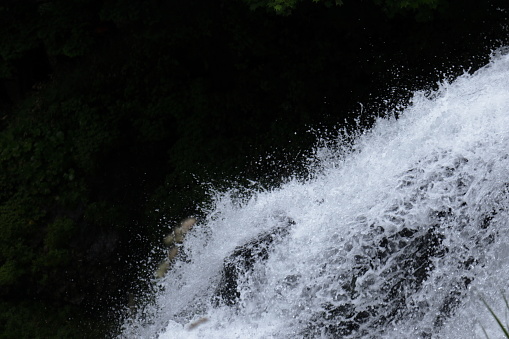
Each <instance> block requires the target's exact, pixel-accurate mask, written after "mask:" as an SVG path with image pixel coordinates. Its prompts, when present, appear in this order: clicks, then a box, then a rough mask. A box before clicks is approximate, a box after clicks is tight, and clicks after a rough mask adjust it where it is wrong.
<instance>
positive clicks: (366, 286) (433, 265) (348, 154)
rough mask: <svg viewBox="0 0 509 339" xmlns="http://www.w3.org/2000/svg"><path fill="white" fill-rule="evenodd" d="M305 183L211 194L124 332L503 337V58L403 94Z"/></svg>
mask: <svg viewBox="0 0 509 339" xmlns="http://www.w3.org/2000/svg"><path fill="white" fill-rule="evenodd" d="M310 163H312V165H310V166H312V169H311V172H313V173H314V175H313V176H312V178H311V179H308V180H288V182H287V183H285V184H283V185H282V186H281V187H279V188H277V189H273V190H270V191H257V192H252V193H251V194H249V195H248V197H247V198H246V197H244V198H242V199H241V198H239V197H238V196H235V194H223V195H218V197H217V199H216V201H215V205H214V208H212V209H211V210H210V211H209V212H208V213H207V217H206V218H205V219H203V220H200V221H199V222H198V224H197V225H195V226H194V227H193V229H192V230H191V231H190V232H189V233H188V234H187V237H186V239H185V242H184V244H183V247H182V252H181V254H180V255H179V256H178V257H177V261H176V262H175V263H174V265H173V268H172V269H171V270H170V271H169V273H168V274H167V275H166V276H165V277H164V278H162V279H161V280H159V281H158V282H157V284H159V286H160V289H161V292H160V293H159V294H158V295H157V296H156V300H155V302H154V304H153V305H152V306H148V307H146V308H145V309H144V310H143V311H142V312H140V313H139V314H138V316H137V317H135V318H134V319H130V320H129V321H126V322H125V324H124V327H123V333H122V335H121V337H122V338H159V339H169V338H210V339H212V338H221V339H225V338H251V339H254V338H444V339H453V338H462V339H464V338H484V337H485V336H484V333H483V330H482V327H484V328H485V330H486V331H487V333H488V335H489V336H490V338H501V334H500V329H499V328H497V325H496V324H495V322H494V321H493V319H492V317H491V316H490V315H489V313H488V311H487V310H486V308H485V306H484V305H483V304H482V302H481V298H484V299H485V300H486V301H487V302H488V303H489V304H490V305H491V306H492V307H493V309H494V310H495V311H496V312H498V313H499V314H500V315H501V316H502V317H503V316H504V312H505V311H504V310H505V308H504V301H503V299H502V293H503V292H504V291H505V290H506V288H507V287H508V284H507V282H508V281H509V56H508V55H503V54H500V55H498V56H495V57H493V60H492V62H491V63H490V64H489V65H487V66H486V67H484V68H482V69H481V70H479V71H478V72H476V73H475V74H473V75H464V76H462V77H460V78H458V79H456V80H455V81H454V82H453V83H450V84H443V85H441V86H440V88H439V90H437V91H436V92H434V93H432V94H431V95H424V94H423V93H415V96H414V98H413V100H412V104H411V105H409V106H408V107H407V108H406V109H405V110H404V112H403V113H402V114H401V115H400V117H399V118H398V119H397V120H396V119H380V120H379V121H378V122H377V123H376V124H375V126H374V127H373V128H372V129H370V130H369V131H367V132H364V133H360V135H359V136H358V137H357V138H356V139H355V142H354V143H353V145H351V144H350V145H348V146H344V147H343V146H342V145H341V142H340V141H338V142H337V145H336V146H334V147H321V148H317V149H316V152H315V158H314V161H312V162H310Z"/></svg>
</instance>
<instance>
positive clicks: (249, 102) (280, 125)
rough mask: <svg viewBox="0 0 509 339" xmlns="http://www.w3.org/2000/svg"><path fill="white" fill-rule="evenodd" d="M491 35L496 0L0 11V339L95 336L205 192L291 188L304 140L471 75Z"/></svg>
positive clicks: (58, 5)
mask: <svg viewBox="0 0 509 339" xmlns="http://www.w3.org/2000/svg"><path fill="white" fill-rule="evenodd" d="M498 2H500V4H499V3H498ZM278 6H281V7H278ZM250 7H251V8H250ZM267 9H268V10H269V11H267ZM290 9H291V11H289V10H290ZM274 10H276V12H284V13H282V14H285V15H279V14H278V13H276V12H275V11H274ZM506 19H507V16H506V12H505V9H504V4H503V1H487V2H485V3H483V4H480V3H479V2H475V1H462V2H461V4H459V3H455V4H453V3H452V2H451V3H449V2H447V1H445V0H442V1H438V0H415V1H403V0H392V1H389V0H386V1H382V0H374V1H346V0H345V1H343V2H341V1H326V0H322V1H318V2H313V1H297V0H275V1H272V0H271V1H268V0H244V1H243V2H242V1H233V0H223V1H181V2H161V1H156V0H148V1H145V2H143V3H142V2H125V1H120V0H45V1H36V0H27V1H8V2H5V3H4V4H2V5H0V39H1V41H2V44H0V81H1V85H2V86H1V87H0V110H1V111H0V298H1V301H0V303H1V312H0V337H1V338H51V337H56V338H57V337H69V338H71V337H72V338H80V337H89V338H97V337H101V336H104V333H106V332H105V331H107V330H110V329H111V328H110V327H111V324H113V323H114V322H113V320H114V319H115V317H117V313H115V312H111V311H110V309H111V308H112V307H117V308H118V307H125V306H127V303H128V299H129V298H128V295H129V294H130V293H135V294H136V293H137V291H138V290H139V289H140V288H141V287H140V286H142V285H143V284H144V281H145V280H147V279H148V278H147V277H149V276H150V273H151V271H152V270H153V269H154V268H155V266H154V265H155V263H153V265H152V266H151V265H150V264H147V265H145V264H140V263H145V262H144V261H143V260H142V259H143V258H146V257H147V255H148V253H149V251H150V250H151V248H152V247H153V246H154V244H156V243H158V242H159V241H160V238H161V235H163V234H164V233H165V232H168V230H169V228H170V227H171V225H174V224H175V223H176V222H177V221H178V220H179V219H181V218H184V217H187V216H189V215H192V214H196V213H198V212H199V211H198V206H197V205H198V204H200V203H202V202H206V199H207V187H208V186H207V185H206V183H213V184H214V185H215V186H216V187H220V186H221V185H227V184H228V182H230V181H233V180H236V181H242V180H244V179H254V180H259V181H260V184H261V185H267V186H271V185H274V184H277V183H278V182H280V181H281V179H282V178H284V177H286V176H288V175H290V174H298V175H305V173H304V172H303V168H302V167H301V166H300V164H302V162H303V160H304V159H305V158H306V156H307V153H306V151H305V150H307V149H309V148H310V147H311V145H312V144H313V142H314V136H313V135H311V134H310V133H309V132H308V129H309V128H310V127H323V128H327V127H329V128H331V127H334V126H337V125H338V124H343V123H344V122H345V120H346V122H347V123H348V122H351V121H353V119H354V118H356V117H358V116H359V113H360V112H361V111H360V105H359V102H362V103H363V104H364V107H365V109H364V111H363V112H366V111H368V108H369V109H370V110H371V111H374V112H375V113H377V112H379V111H382V110H384V109H386V108H393V107H395V106H396V105H397V104H398V103H400V102H401V100H403V101H404V100H406V99H407V98H408V95H409V91H411V90H412V89H415V88H421V87H423V86H429V84H433V83H434V82H435V81H437V80H438V79H440V78H443V77H446V76H448V75H444V74H443V73H442V72H444V71H445V70H448V71H449V75H450V76H453V75H457V74H459V73H460V72H462V71H463V67H473V69H475V67H478V66H480V65H482V64H483V63H484V62H485V61H486V57H487V53H488V51H489V48H490V47H492V46H494V45H495V44H496V43H497V39H501V38H502V37H505V32H504V30H503V29H502V24H503V23H504V22H505V20H506ZM502 42H504V41H502ZM453 65H461V66H460V67H458V68H451V67H452V66H453ZM389 95H390V96H391V97H392V98H393V100H392V101H387V102H386V105H383V106H380V107H378V106H376V105H375V104H374V103H375V102H380V100H379V98H382V97H388V96H389ZM360 117H361V120H362V122H363V123H365V124H369V123H370V122H371V121H372V120H373V117H372V116H370V115H366V114H361V115H360ZM268 155H270V156H269V157H268ZM282 164H284V165H282ZM161 255H163V254H162V253H161ZM138 277H142V278H138ZM68 319H71V320H70V321H68Z"/></svg>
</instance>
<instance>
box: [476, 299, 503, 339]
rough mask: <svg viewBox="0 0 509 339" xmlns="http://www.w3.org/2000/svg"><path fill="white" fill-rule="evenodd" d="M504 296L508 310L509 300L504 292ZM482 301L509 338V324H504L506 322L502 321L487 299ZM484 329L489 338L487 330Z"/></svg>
mask: <svg viewBox="0 0 509 339" xmlns="http://www.w3.org/2000/svg"><path fill="white" fill-rule="evenodd" d="M502 297H503V298H504V302H505V306H506V308H507V310H509V302H508V301H507V298H506V296H505V295H504V294H502ZM482 302H483V304H484V305H485V306H486V308H487V309H488V311H489V312H490V313H491V315H492V316H493V318H494V319H495V321H496V322H497V324H498V326H499V327H500V330H502V333H504V337H506V338H509V330H508V328H509V326H507V325H505V326H504V324H503V323H502V321H501V320H500V318H499V317H498V316H497V314H496V313H495V312H494V311H493V309H492V308H491V307H490V305H488V303H487V302H486V301H485V300H483V301H482ZM483 331H484V334H485V335H486V338H488V339H489V337H488V334H487V333H486V330H485V329H484V328H483Z"/></svg>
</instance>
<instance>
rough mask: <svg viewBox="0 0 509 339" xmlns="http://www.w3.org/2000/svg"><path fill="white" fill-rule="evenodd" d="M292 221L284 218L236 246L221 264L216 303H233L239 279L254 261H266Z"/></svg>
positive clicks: (247, 271)
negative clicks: (268, 229) (221, 269)
mask: <svg viewBox="0 0 509 339" xmlns="http://www.w3.org/2000/svg"><path fill="white" fill-rule="evenodd" d="M292 224H294V222H293V221H292V220H291V219H288V218H285V219H284V220H283V221H282V222H281V223H280V224H279V225H278V226H277V227H275V228H273V229H272V230H270V231H267V232H264V233H262V234H260V235H259V236H257V237H256V238H254V239H252V240H251V241H249V242H248V243H246V244H245V245H242V246H239V247H237V248H236V249H235V250H234V251H233V253H232V254H230V255H229V256H228V257H227V258H226V259H225V260H224V264H223V271H222V273H221V281H220V283H219V286H218V288H217V290H216V293H215V296H214V303H215V304H216V305H219V304H225V305H229V306H232V305H235V304H236V303H237V301H238V299H239V297H240V291H239V290H238V285H239V279H240V278H241V277H242V276H244V275H246V274H248V273H249V272H250V271H252V269H253V267H254V265H255V263H257V262H258V263H260V262H264V261H266V260H267V259H268V258H269V256H270V252H271V251H272V249H273V248H274V246H275V245H276V244H277V243H278V242H280V241H281V240H282V239H283V238H284V237H285V236H286V235H287V234H288V233H289V231H290V227H291V225H292Z"/></svg>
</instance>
